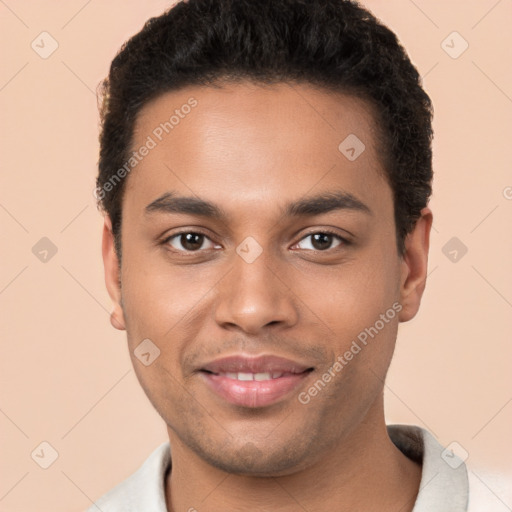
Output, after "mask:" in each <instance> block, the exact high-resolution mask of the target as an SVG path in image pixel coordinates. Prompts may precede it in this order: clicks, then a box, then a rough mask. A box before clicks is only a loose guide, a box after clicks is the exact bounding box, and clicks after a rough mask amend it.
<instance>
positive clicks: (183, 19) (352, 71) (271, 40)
mask: <svg viewBox="0 0 512 512" xmlns="http://www.w3.org/2000/svg"><path fill="white" fill-rule="evenodd" d="M241 80H248V81H255V82H257V83H262V84H271V83H279V82H288V83H292V82H295V83H306V84H310V85H316V86H319V87H320V88H323V89H325V90H326V91H334V92H341V93H345V94H351V95H353V96H355V97H358V98H360V99H362V100H364V101H366V102H367V103H369V104H370V105H372V107H373V110H374V112H375V113H376V114H375V118H376V119H375V122H376V128H377V130H378V133H379V141H380V144H379V145H380V146H381V147H380V148H379V149H381V150H382V152H381V155H382V157H381V158H382V161H381V163H382V167H383V169H384V174H385V176H386V179H387V181H388V183H389V185H390V187H391V189H392V191H393V200H394V217H395V225H396V238H397V247H398V250H399V253H400V254H403V251H404V241H405V237H406V235H407V234H408V233H409V232H410V231H411V230H412V229H413V227H414V225H415V223H416V221H417V219H418V218H419V217H420V212H421V210H422V208H424V207H425V206H426V205H427V203H428V200H429V197H430V195H431V193H432V187H431V184H432V136H433V132H432V115H433V108H432V103H431V101H430V98H429V96H428V95H427V94H426V92H425V91H424V90H423V88H422V85H421V78H420V75H419V74H418V71H417V70H416V68H415V67H414V65H413V64H412V63H411V61H410V59H409V57H408V56H407V53H406V52H405V50H404V48H403V47H402V46H401V44H400V43H399V41H398V39H397V37H396V35H395V34H394V33H393V32H392V31H391V30H389V29H388V28H387V27H386V26H384V25H383V24H382V23H381V22H380V21H379V20H377V18H375V16H373V15H372V14H371V13H370V12H369V11H368V10H366V9H365V8H363V7H362V6H361V5H360V4H358V3H357V2H356V1H353V0H258V1H257V2H255V1H254V0H188V1H187V0H185V1H181V2H179V3H177V4H176V5H174V6H173V7H171V8H170V9H168V10H167V11H165V12H164V13H163V14H162V15H160V16H158V17H154V18H150V19H149V20H147V22H146V23H145V25H144V27H143V28H142V30H141V31H140V32H139V33H137V34H136V35H134V36H133V37H132V38H131V39H129V40H128V41H127V42H125V43H124V44H123V46H122V47H121V49H120V50H119V52H118V53H117V55H116V56H115V58H114V60H113V61H112V63H111V66H110V71H109V75H108V77H107V78H105V79H104V80H103V81H102V82H101V83H100V84H99V87H98V92H99V100H100V102H101V103H100V115H101V131H100V137H99V140H100V155H99V163H98V167H99V172H98V176H97V180H96V186H97V188H96V192H95V195H96V198H97V199H98V208H99V209H100V210H102V211H103V212H105V213H107V214H108V215H109V217H110V219H111V221H112V232H113V235H114V239H115V246H116V252H117V254H118V256H119V257H120V256H121V241H120V240H121V239H120V234H121V219H122V199H123V190H124V188H125V187H124V182H125V181H126V172H124V173H120V172H118V173H117V178H119V176H122V177H123V178H124V179H122V180H121V179H118V181H119V183H116V184H115V186H113V184H112V176H114V175H116V172H117V171H120V170H121V169H122V168H123V165H125V162H127V161H128V160H129V159H130V150H131V145H132V139H133V129H134V124H135V120H136V116H137V114H138V113H139V111H140V110H141V108H142V107H143V106H144V105H145V104H147V103H148V102H149V101H150V100H152V99H154V98H155V97H157V96H158V95H161V94H163V93H165V92H170V91H173V90H177V89H180V88H184V87H186V86H189V85H202V86H205V87H207V86H212V85H215V84H219V83H221V82H223V81H224V82H225V81H241ZM109 184H110V186H108V185H109Z"/></svg>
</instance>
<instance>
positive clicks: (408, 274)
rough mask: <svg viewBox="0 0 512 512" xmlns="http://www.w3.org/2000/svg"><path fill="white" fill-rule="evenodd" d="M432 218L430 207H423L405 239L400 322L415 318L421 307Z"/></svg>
mask: <svg viewBox="0 0 512 512" xmlns="http://www.w3.org/2000/svg"><path fill="white" fill-rule="evenodd" d="M432 220H433V216H432V211H431V210H430V208H427V207H425V208H423V210H422V211H421V215H420V218H419V219H418V220H417V221H416V225H415V226H414V228H413V230H412V231H411V232H410V233H409V234H408V235H407V237H406V239H405V252H404V255H403V258H402V263H401V265H402V272H401V284H400V303H401V304H402V310H401V311H400V314H399V316H398V319H399V320H400V322H407V321H409V320H411V319H412V318H414V316H415V315H416V313H417V312H418V310H419V307H420V303H421V297H422V295H423V291H424V290H425V284H426V279H427V267H428V249H429V245H430V230H431V228H432Z"/></svg>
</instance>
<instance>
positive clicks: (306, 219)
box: [103, 83, 431, 476]
mask: <svg viewBox="0 0 512 512" xmlns="http://www.w3.org/2000/svg"><path fill="white" fill-rule="evenodd" d="M186 105H188V106H189V107H185V106H186ZM176 111H177V112H176ZM173 114H175V119H173V120H171V123H172V125H171V124H170V123H169V124H168V125H165V124H161V123H165V122H166V121H169V119H170V118H171V116H172V115H173ZM162 127H164V128H162ZM347 137H349V139H347V142H344V143H343V144H341V149H340V143H342V142H343V141H345V139H346V138H347ZM355 137H357V139H356V138H355ZM150 139H151V141H150ZM363 144H364V146H363ZM142 146H146V147H148V148H149V149H148V151H144V150H142V151H139V148H141V147H142ZM133 149H134V151H139V156H140V155H141V154H142V153H145V156H143V157H142V158H141V159H140V161H138V163H137V165H136V167H135V168H134V169H133V170H132V171H131V174H130V175H129V176H128V178H127V183H126V189H125V193H124V199H123V215H122V266H121V270H120V275H118V274H117V272H118V270H117V259H116V256H115V252H114V249H113V240H112V233H111V231H110V224H109V220H108V218H107V219H106V223H105V229H104V245H103V251H104V260H105V270H106V281H107V287H108V289H109V292H110V295H111V297H112V299H113V301H114V306H115V309H114V313H113V316H112V318H113V324H114V325H115V326H116V327H117V328H119V329H126V331H127V338H128V344H129V349H130V355H131V357H132V361H133V365H134V368H135V371H136V373H137V376H138V379H139V381H140V383H141V385H142V387H143V388H144V390H145V392H146V394H147V395H148V397H149V399H150V400H151V402H152V404H153V405H154V407H155V408H156V410H157V411H158V412H159V414H160V415H161V416H162V418H163V419H164V420H165V422H166V424H167V426H168V431H169V435H170V437H171V444H172V442H173V440H175V441H176V443H180V445H182V446H184V447H187V449H189V450H191V451H192V452H193V453H195V454H196V455H198V456H199V457H201V459H202V460H204V461H206V462H208V463H210V464H211V465H213V466H216V467H218V468H221V469H223V470H225V471H228V472H232V473H239V474H250V475H260V476H271V475H274V476H276V475H283V474H290V473H292V472H294V471H297V470H299V469H301V468H306V467H308V466H310V465H312V464H314V463H315V462H317V461H319V460H320V459H321V458H322V457H325V455H326V454H327V453H332V451H333V450H334V449H336V447H337V446H340V441H342V440H343V439H344V438H347V436H348V435H350V434H351V433H353V432H357V429H358V427H361V425H363V424H368V421H369V419H370V418H372V419H373V420H376V419H377V418H378V419H379V420H382V422H383V418H382V389H383V381H384V378H385V375H386V372H387V369H388V366H389V364H390V361H391V357H392V354H393V349H394V344H395V339H396V334H397V326H398V323H399V321H406V320H409V319H410V318H412V316H414V314H415V313H416V311H417V308H418V306H419V300H420V297H421V293H422V291H423V284H424V278H425V272H426V254H427V251H428V231H429V228H430V222H431V217H430V213H429V211H428V210H427V209H425V210H424V212H423V214H422V218H421V219H420V221H418V223H417V226H416V228H415V231H413V233H411V235H410V236H409V237H408V239H407V241H406V253H405V254H404V255H403V257H401V256H400V255H399V254H398V253H397V244H396V237H395V223H394V214H393V198H392V191H391V189H390V187H389V185H388V184H387V182H386V180H385V178H384V173H383V169H382V166H381V163H380V155H379V151H378V148H377V144H376V136H375V124H374V119H373V117H372V113H371V111H370V109H369V107H368V106H367V105H366V104H365V103H364V102H363V101H361V100H358V99H356V98H353V97H350V96H344V95H333V94H330V93H327V92H326V91H322V90H317V89H314V88H313V87H310V86H306V85H301V86H297V85H294V86H293V87H292V86H290V85H287V84H278V85H273V86H266V87H264V86H257V85H254V84H248V83H239V84H231V85H225V86H224V87H222V88H205V87H189V88H186V89H181V90H180V91H177V92H172V93H166V94H164V95H162V96H160V97H158V98H156V99H155V100H153V101H152V102H151V103H148V104H147V105H146V106H145V107H144V108H143V109H142V110H141V112H140V114H139V116H138V119H137V123H136V126H135V135H134V141H133ZM119 279H120V281H121V286H119V285H118V280H119ZM144 340H146V341H144ZM148 340H150V341H148ZM356 347H358V348H356ZM336 362H337V363H338V364H336ZM365 420H367V421H366V422H365ZM370 423H371V422H370Z"/></svg>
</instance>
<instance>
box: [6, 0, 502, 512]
mask: <svg viewBox="0 0 512 512" xmlns="http://www.w3.org/2000/svg"><path fill="white" fill-rule="evenodd" d="M364 3H365V4H366V5H367V6H368V7H369V8H370V9H372V10H373V12H374V13H375V14H376V15H377V16H378V17H380V18H381V19H382V20H383V21H384V22H385V23H386V24H388V26H390V28H392V29H393V30H395V31H396V32H397V34H398V36H399V38H400V39H401V41H402V42H403V44H404V46H405V47H406V48H407V50H408V52H409V54H410V55H411V58H412V59H413V61H414V62H415V64H416V65H417V66H418V68H419V71H420V73H421V74H422V76H423V77H424V85H425V88H426V89H427V91H428V93H429V94H430V96H431V98H432V100H433V102H434V105H435V123H434V128H435V134H436V138H435V144H434V152H435V160H434V164H435V173H436V175H435V184H434V190H435V193H434V197H433V200H432V202H431V205H432V207H433V210H434V215H435V220H434V226H435V229H434V231H433V233H432V248H431V256H430V277H429V280H428V285H427V290H426V294H425V297H424V301H423V306H422V309H421V312H420V314H419V315H418V317H417V318H416V319H415V320H413V321H412V322H411V323H409V324H405V325H402V326H401V327H400V332H399V342H398V346H397V350H396V355H395V359H394V361H393V363H392V366H391V370H390V374H389V378H388V381H387V386H386V407H387V421H388V423H411V424H416V425H420V426H424V427H426V428H428V429H430V430H431V431H432V432H433V433H435V435H436V436H437V438H438V439H439V441H440V442H441V443H442V444H444V445H449V444H450V443H452V442H453V441H456V442H457V443H459V444H460V445H461V446H462V447H463V448H464V449H465V450H466V451H467V452H468V453H469V458H468V460H467V463H468V464H469V465H471V466H472V467H475V468H476V467H483V468H488V469H490V470H493V471H497V472H502V473H508V474H509V475H512V465H511V460H512V441H511V435H510V432H511V426H512V372H511V371H510V368H511V356H512V345H511V343H510V341H511V334H510V333H511V327H512V325H511V324H512V322H511V318H512V271H511V262H512V237H511V236H510V231H511V230H510V226H511V220H512V173H511V165H510V161H511V155H510V138H511V133H512V73H511V71H510V46H511V45H512V37H511V35H510V34H511V32H510V26H511V23H512V2H511V0H501V1H496V0H479V1H471V2H468V1H463V0H459V1H455V0H450V1H443V2H441V1H435V2H433V1H430V2H428V1H426V0H415V1H414V2H413V1H412V0H393V1H386V2H383V1H382V2H379V1H377V0H371V1H370V0H368V1H366V2H364ZM169 5H170V3H169V2H166V1H157V0H152V1H144V2H143V1H142V0H139V1H135V0H130V1H127V0H123V1H121V0H109V1H101V2H100V1H99V0H92V1H88V2H87V1H84V0H75V1H68V2H60V1H57V0H51V1H46V2H36V1H20V0H18V1H15V0H5V1H3V0H2V1H1V2H0V15H1V28H0V37H1V48H2V59H3V65H2V68H1V71H0V104H1V108H2V123H1V134H0V141H1V155H2V163H3V167H2V173H1V178H0V179H1V182H0V223H1V228H0V236H1V240H2V244H1V251H0V253H1V269H0V312H1V324H0V325H1V342H2V349H1V357H0V379H1V397H0V449H1V459H0V460H1V461H2V462H1V464H2V467H1V473H0V510H1V511H5V512H14V511H23V512H27V511H50V510H51V511H52V512H61V511H67V512H69V511H80V510H84V509H85V508H86V507H87V506H89V505H90V503H91V500H94V499H96V498H97V497H98V496H99V495H101V494H102V493H104V492H105V491H106V490H107V489H109V488H111V487H112V486H113V485H114V484H116V483H117V482H119V481H121V480H122V479H124V478H125V477H127V476H128V475H129V474H130V473H132V472H133V471H134V470H135V469H136V468H137V467H138V466H139V465H140V464H141V463H142V461H143V460H144V459H145V458H146V457H147V455H148V454H149V453H150V452H151V451H152V450H153V449H154V448H155V447H156V446H157V445H158V444H160V443H161V442H163V441H165V440H166V432H165V429H164V424H163V422H162V420H161V419H160V417H159V416H158V415H157V413H156V412H155V411H154V410H153V409H152V407H151V405H150V404H149V402H148V401H147V399H146V397H145V395H144V394H143V392H142V390H141V389H140V387H139V385H138V382H137V381H136V377H135V375H134V372H133V370H132V368H131V363H130V360H129V357H128V353H127V348H126V343H125V334H124V333H121V332H118V331H115V330H114V329H113V328H112V327H111V326H110V322H109V311H110V300H109V297H108V295H107V292H106V290H105V286H104V282H103V269H102V262H101V253H100V240H101V239H100V235H101V225H102V219H101V216H100V214H99V213H98V212H97V210H96V208H95V201H94V198H93V195H92V190H93V188H94V178H95V173H96V163H97V157H98V144H97V136H98V126H97V125H98V114H97V108H96V97H95V92H94V91H95V88H96V85H97V84H98V82H99V81H100V79H101V78H102V77H104V76H105V75H106V73H107V71H108V67H109V64H110V61H111V59H112V58H113V57H114V55H115V52H116V51H117V50H118V48H119V47H120V45H121V44H122V43H123V42H124V41H125V40H126V39H127V38H128V37H129V36H131V35H132V34H134V33H135V32H137V31H138V30H140V28H141V27H142V25H143V22H144V21H145V20H146V19H147V18H149V17H150V16H154V15H158V14H160V13H161V12H162V11H163V10H164V9H165V8H167V7H168V6H169ZM43 31H47V32H48V33H49V34H51V36H52V37H53V38H54V39H55V40H56V41H57V42H58V45H59V46H58V48H57V50H56V51H55V52H54V53H53V54H52V55H51V56H50V57H48V58H47V59H43V58H41V57H40V55H39V54H38V53H36V51H34V50H33V49H32V47H31V43H32V41H34V40H35V41H36V43H37V42H38V41H39V44H40V46H41V45H42V44H41V43H40V39H41V38H40V37H38V36H39V34H40V33H41V32H43ZM453 31H457V32H458V33H459V34H460V35H461V36H462V37H463V38H464V40H466V41H467V42H468V43H469V47H468V49H467V50H466V51H465V52H464V53H463V54H462V55H460V56H459V57H458V58H456V59H454V58H452V57H450V56H449V55H448V54H447V53H446V52H445V50H444V49H443V46H442V41H443V40H445V39H446V38H447V36H448V35H449V34H451V33H452V32H453ZM44 37H48V36H44ZM45 41H46V43H45V48H47V49H48V48H49V47H50V46H49V45H50V43H49V39H45ZM446 44H448V45H449V46H452V47H453V48H452V49H451V50H449V51H451V52H454V51H457V50H460V49H461V48H462V46H461V44H463V41H462V40H460V39H458V38H457V36H455V39H454V36H451V38H449V39H448V40H447V42H446V43H445V45H446ZM507 187H508V188H507ZM43 237H47V238H49V239H50V240H51V241H52V243H53V244H54V245H55V246H56V248H57V250H58V251H57V253H56V254H55V255H54V256H53V257H50V256H51V253H49V254H48V256H47V261H46V262H42V261H40V259H39V258H38V257H36V255H35V254H33V252H32V248H33V246H34V245H35V244H36V243H37V242H38V241H39V240H40V239H41V238H43ZM452 237H457V238H458V239H459V240H460V242H462V243H463V244H464V245H465V246H466V247H467V249H468V252H467V254H465V255H464V256H462V257H461V256H460V255H461V253H460V252H459V253H458V256H459V260H458V261H456V262H453V261H451V260H450V259H449V257H447V256H445V254H444V253H443V252H442V250H443V247H444V246H445V244H447V242H448V241H449V240H450V239H452ZM450 250H452V248H451V247H450V246H448V250H445V252H447V253H448V252H449V251H450ZM39 256H40V257H42V255H39ZM449 256H450V255H449ZM450 257H453V253H452V255H451V256H450ZM43 441H46V442H48V443H50V445H51V446H53V447H54V449H55V450H56V451H57V452H58V454H59V456H58V458H57V460H56V461H55V462H54V463H53V464H52V465H51V466H50V467H49V468H48V469H42V468H41V467H40V466H39V465H38V464H37V463H36V461H37V462H41V461H43V459H44V460H46V461H48V457H49V453H50V452H49V449H48V448H46V452H44V450H45V448H44V446H43V452H44V456H42V455H41V453H43V452H41V448H38V447H39V445H40V443H41V442H43ZM34 450H36V451H35V455H34V458H31V453H32V452H33V451H34ZM457 450H459V448H456V451H457ZM37 454H39V458H38V457H37ZM45 457H46V459H45ZM475 471H476V470H475ZM477 474H478V476H479V478H480V480H481V481H482V486H483V488H485V489H487V492H489V493H491V492H495V493H496V494H497V497H496V498H495V503H496V509H495V510H497V511H499V510H503V511H505V510H512V501H510V495H509V496H504V495H503V494H501V495H500V492H499V491H497V490H496V489H493V486H492V480H491V479H487V476H486V473H485V472H484V471H481V472H477ZM500 507H501V508H500Z"/></svg>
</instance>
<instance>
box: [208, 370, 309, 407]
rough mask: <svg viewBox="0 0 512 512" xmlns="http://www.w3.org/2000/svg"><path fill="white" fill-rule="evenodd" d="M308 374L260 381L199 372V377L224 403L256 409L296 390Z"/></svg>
mask: <svg viewBox="0 0 512 512" xmlns="http://www.w3.org/2000/svg"><path fill="white" fill-rule="evenodd" d="M309 373H310V372H303V373H297V374H293V375H286V376H283V377H279V378H277V379H270V380H261V381H256V380H236V379H230V378H228V377H225V376H223V375H214V374H213V373H207V372H201V375H202V376H203V378H204V380H205V381H206V383H207V385H208V386H209V387H210V389H212V390H213V391H214V392H215V393H216V394H217V395H219V396H221V397H222V398H224V399H225V400H226V401H228V402H230V403H232V404H234V405H239V406H242V407H252V408H256V407H265V406H268V405H272V404H274V403H276V402H278V401H279V400H281V399H282V398H283V397H285V396H286V395H287V394H288V393H290V392H291V391H292V390H293V389H295V388H297V387H298V386H299V384H300V383H301V382H302V381H303V380H304V379H305V378H306V377H307V376H308V375H309Z"/></svg>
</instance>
